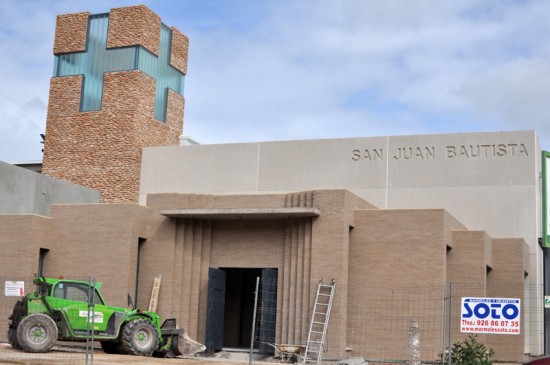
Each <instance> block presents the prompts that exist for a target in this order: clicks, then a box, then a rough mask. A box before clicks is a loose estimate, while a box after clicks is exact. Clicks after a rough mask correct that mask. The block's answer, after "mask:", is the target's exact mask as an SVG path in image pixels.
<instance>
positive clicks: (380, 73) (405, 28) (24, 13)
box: [0, 0, 550, 160]
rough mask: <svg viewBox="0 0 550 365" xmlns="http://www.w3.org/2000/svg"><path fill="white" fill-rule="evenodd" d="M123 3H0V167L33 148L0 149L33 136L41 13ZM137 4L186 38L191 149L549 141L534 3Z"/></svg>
mask: <svg viewBox="0 0 550 365" xmlns="http://www.w3.org/2000/svg"><path fill="white" fill-rule="evenodd" d="M129 3H130V2H129V1H114V2H109V1H99V2H94V3H93V4H92V3H85V2H74V1H69V0H64V1H51V0H50V1H48V0H46V1H44V0H42V1H38V0H35V1H28V2H23V3H22V2H16V1H15V0H5V1H3V2H1V3H0V54H2V55H3V56H2V57H1V58H0V78H2V80H3V82H2V83H1V84H0V132H2V133H1V135H0V160H21V159H28V157H26V156H27V155H28V151H30V150H32V149H34V145H33V146H31V145H28V144H26V143H23V142H22V143H20V144H19V145H15V146H13V145H11V144H9V146H11V147H10V152H9V153H8V152H7V151H6V149H5V146H8V143H7V142H6V140H7V139H13V136H12V137H6V136H7V135H9V134H10V133H13V131H14V128H13V125H12V126H11V127H10V121H11V123H13V121H14V120H17V122H18V123H19V124H18V125H19V129H18V133H22V134H21V136H22V135H24V134H25V133H28V134H29V135H31V136H34V135H36V133H40V132H41V131H40V130H42V131H43V129H44V121H45V107H44V105H46V102H47V93H48V87H49V78H50V75H51V64H52V60H53V56H52V54H51V47H52V43H53V27H54V22H55V15H56V14H58V13H68V12H74V11H85V10H90V11H91V12H92V13H96V12H100V11H101V12H102V11H107V10H108V9H109V8H110V7H116V6H123V5H128V4H129ZM146 3H147V2H146ZM147 5H148V6H150V7H151V8H152V10H153V11H156V12H157V13H158V14H159V15H160V16H161V17H162V18H163V21H165V22H166V23H167V24H168V25H174V26H176V27H177V28H179V29H180V30H182V31H183V32H184V33H186V34H187V35H188V36H189V37H190V42H191V43H190V58H189V75H188V77H187V79H186V91H185V97H186V111H185V126H184V131H185V134H187V135H190V136H192V137H194V138H196V139H198V140H199V141H202V142H205V143H211V142H219V143H223V142H239V141H255V140H274V139H301V138H330V137H343V136H367V135H392V134H404V133H405V134H421V133H434V132H436V133H444V132H465V131H479V130H487V131H490V130H503V129H531V128H536V129H537V130H539V134H540V137H541V139H542V142H543V146H544V145H545V144H547V145H548V144H550V128H549V127H546V123H545V121H547V120H548V113H549V112H548V111H547V110H548V108H547V106H546V103H547V100H549V99H548V96H549V95H548V94H549V92H550V91H549V90H550V83H549V82H548V81H549V80H548V78H549V77H550V76H548V75H549V73H548V70H547V67H548V62H549V60H550V44H549V43H548V42H547V39H548V37H549V36H550V22H548V21H547V19H546V15H547V14H549V13H550V3H549V2H547V1H544V0H530V1H513V0H502V1H497V0H488V1H483V2H480V1H478V0H461V1H439V0H422V1H407V0H372V1H370V0H369V1H363V0H343V1H329V0H316V1H290V0H271V1H263V2H257V1H244V0H243V1H237V2H224V1H219V0H203V1H201V2H196V1H192V0H178V1H175V0H166V1H163V2H154V1H149V2H148V3H147ZM28 14H32V15H31V17H32V19H31V22H32V24H33V26H32V27H29V26H25V25H26V24H29V23H28V22H26V21H25V19H27V18H28ZM4 55H9V56H8V57H6V56H4ZM33 101H35V102H36V101H38V102H37V103H36V104H34V105H36V107H35V108H28V107H26V106H25V103H31V102H33ZM526 120H528V122H526ZM31 121H32V122H31ZM25 131H26V132H25ZM28 138H29V139H31V137H28ZM34 138H35V137H32V140H34ZM18 156H21V157H18ZM38 157H39V155H38Z"/></svg>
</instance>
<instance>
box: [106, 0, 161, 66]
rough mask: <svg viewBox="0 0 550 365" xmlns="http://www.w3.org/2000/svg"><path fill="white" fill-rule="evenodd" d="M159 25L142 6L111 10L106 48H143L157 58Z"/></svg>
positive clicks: (153, 15)
mask: <svg viewBox="0 0 550 365" xmlns="http://www.w3.org/2000/svg"><path fill="white" fill-rule="evenodd" d="M160 23H161V21H160V17H159V16H158V15H157V14H155V13H153V12H152V11H151V10H149V8H147V7H146V6H144V5H139V6H130V7H124V8H115V9H111V14H110V15H109V34H108V36H107V48H116V47H129V46H143V47H145V48H147V49H148V50H149V51H151V52H152V53H154V54H155V55H157V56H158V54H159V45H160Z"/></svg>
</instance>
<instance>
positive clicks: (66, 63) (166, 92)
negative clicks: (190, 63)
mask: <svg viewBox="0 0 550 365" xmlns="http://www.w3.org/2000/svg"><path fill="white" fill-rule="evenodd" d="M188 46H189V40H188V38H187V37H186V36H185V35H183V34H182V33H181V32H179V31H178V30H177V29H175V28H174V27H171V28H169V27H168V26H166V25H165V24H163V23H162V22H161V19H160V17H159V16H158V15H156V14H155V13H153V12H152V11H151V10H150V9H148V8H147V7H145V6H143V5H140V6H131V7H123V8H116V9H111V11H110V13H104V14H94V15H91V14H89V13H76V14H67V15H60V16H58V17H57V24H56V30H55V42H54V55H55V60H54V71H53V77H52V79H51V83H50V95H49V102H48V115H47V120H46V141H45V146H44V159H43V165H42V171H43V173H44V174H46V175H49V176H53V177H56V178H61V179H65V180H68V181H70V182H73V183H76V184H79V185H83V186H86V187H90V188H93V189H97V190H99V191H100V192H101V202H103V203H137V200H138V193H139V178H140V167H141V149H142V148H144V147H155V146H170V145H178V144H179V137H180V135H181V133H182V131H183V111H184V103H185V99H184V97H183V86H184V78H185V74H186V73H187V52H188Z"/></svg>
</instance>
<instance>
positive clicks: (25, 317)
mask: <svg viewBox="0 0 550 365" xmlns="http://www.w3.org/2000/svg"><path fill="white" fill-rule="evenodd" d="M33 283H34V284H35V285H36V287H37V290H36V292H34V293H31V294H28V295H27V296H24V297H23V298H22V300H19V301H17V303H16V304H15V306H14V308H13V313H12V314H11V316H10V317H9V320H10V323H9V327H8V341H9V343H10V345H11V346H12V347H13V348H15V349H22V350H24V351H28V352H47V351H49V350H50V349H51V348H52V346H53V345H54V343H55V342H56V341H57V340H60V341H86V340H87V338H89V336H91V335H92V333H93V336H94V337H93V338H94V340H97V341H100V342H101V347H102V349H103V350H104V351H105V352H106V353H118V354H122V353H127V354H131V355H140V356H151V355H155V356H166V357H174V356H177V355H181V351H180V350H179V348H178V338H179V336H180V334H182V333H183V329H180V328H177V326H176V320H175V319H167V320H166V321H164V323H163V324H162V325H160V322H161V318H160V316H159V315H158V314H156V313H153V312H147V311H142V310H140V309H135V308H134V309H127V308H121V307H113V306H108V305H106V304H105V301H104V300H103V297H102V295H101V293H100V292H99V289H100V288H101V286H102V285H101V283H90V282H87V281H78V280H65V279H63V278H60V279H53V278H44V277H41V276H40V277H36V278H35V279H34V281H33ZM128 304H129V305H130V298H129V303H128Z"/></svg>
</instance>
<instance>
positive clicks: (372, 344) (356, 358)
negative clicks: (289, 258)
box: [0, 277, 544, 365]
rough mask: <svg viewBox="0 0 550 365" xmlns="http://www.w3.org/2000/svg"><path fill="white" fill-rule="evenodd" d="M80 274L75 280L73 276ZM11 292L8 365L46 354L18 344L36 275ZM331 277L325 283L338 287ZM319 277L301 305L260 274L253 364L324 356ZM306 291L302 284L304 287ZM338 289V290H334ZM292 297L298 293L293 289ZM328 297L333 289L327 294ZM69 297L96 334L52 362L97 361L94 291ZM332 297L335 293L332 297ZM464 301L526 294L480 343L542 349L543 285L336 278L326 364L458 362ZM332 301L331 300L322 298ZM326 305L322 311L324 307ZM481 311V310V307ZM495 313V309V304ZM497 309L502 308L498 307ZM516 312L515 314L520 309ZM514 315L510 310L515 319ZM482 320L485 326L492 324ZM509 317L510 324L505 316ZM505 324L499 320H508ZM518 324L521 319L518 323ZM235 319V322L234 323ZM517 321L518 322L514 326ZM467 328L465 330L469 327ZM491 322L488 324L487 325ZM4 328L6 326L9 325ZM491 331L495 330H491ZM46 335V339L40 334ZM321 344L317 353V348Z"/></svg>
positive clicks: (511, 352) (501, 354)
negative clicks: (20, 319)
mask: <svg viewBox="0 0 550 365" xmlns="http://www.w3.org/2000/svg"><path fill="white" fill-rule="evenodd" d="M72 279H74V278H72ZM0 280H1V281H2V283H3V285H4V291H3V292H2V293H1V294H2V295H1V296H0V360H1V361H0V363H6V361H7V363H10V361H11V363H21V361H22V360H23V361H26V360H29V361H28V362H29V363H31V361H32V360H33V359H41V358H43V354H33V353H29V352H25V351H22V350H14V349H13V348H12V346H11V345H10V338H9V331H8V328H9V324H10V319H9V318H10V316H11V315H12V312H13V310H14V307H15V305H16V302H17V301H18V300H20V299H21V297H22V296H23V295H27V294H31V293H34V292H36V291H37V287H36V285H34V284H33V278H23V279H21V278H15V279H14V278H0ZM77 280H82V281H83V282H91V283H92V285H90V286H89V288H88V289H90V290H91V291H92V292H93V291H94V289H95V288H94V285H93V283H94V279H93V278H90V277H82V278H77ZM330 283H331V282H330V281H325V282H324V284H330ZM317 286H318V282H317V281H315V282H311V283H309V284H307V285H304V286H303V287H301V288H299V289H300V291H301V293H302V296H301V297H302V298H305V299H304V300H303V302H302V303H300V305H297V304H296V303H295V300H294V299H295V298H297V297H298V295H297V294H293V295H289V294H288V291H286V292H285V291H283V290H281V288H280V285H279V284H278V283H277V279H276V278H275V279H264V280H262V279H261V278H258V281H257V289H256V290H255V293H254V294H255V296H254V297H252V298H251V299H250V300H251V301H253V302H254V305H252V306H250V307H254V313H253V315H252V314H251V316H252V321H251V322H252V325H251V326H250V327H248V324H247V327H248V328H246V329H244V331H246V332H247V333H249V334H250V335H249V338H250V349H243V351H245V352H250V354H251V356H250V359H249V362H250V363H255V364H259V363H262V362H264V363H281V362H283V363H284V362H287V363H291V362H293V361H298V362H303V360H304V355H305V352H306V349H307V348H308V346H310V347H309V350H310V352H309V355H308V356H307V359H308V360H309V362H308V363H316V362H317V359H318V356H317V355H316V354H315V351H316V350H315V349H314V348H313V347H312V346H313V344H312V343H308V338H309V340H310V341H309V342H312V339H315V340H319V337H317V338H314V337H312V336H311V335H312V332H317V333H319V332H323V329H324V328H323V327H324V320H323V319H319V318H317V320H316V322H318V323H321V325H320V327H316V328H315V327H312V326H311V319H312V312H315V311H316V312H323V311H324V310H323V309H317V310H316V309H315V307H316V306H315V303H316V299H320V301H321V302H322V298H321V297H318V296H317V294H316V293H317ZM296 290H298V289H296ZM329 293H330V292H329ZM291 294H292V293H291ZM324 294H325V295H330V294H327V293H326V292H325V293H324ZM63 295H65V297H66V298H67V299H74V300H76V301H80V302H82V305H81V307H79V308H74V309H73V310H72V311H71V312H70V314H69V315H71V316H73V317H72V318H71V319H70V320H71V322H72V323H77V324H78V326H80V328H79V329H80V330H81V331H82V333H86V332H87V333H88V334H89V336H88V337H87V338H86V339H84V340H83V341H81V342H56V344H55V345H54V347H53V349H52V351H50V352H49V353H48V355H47V356H48V359H52V360H53V361H54V362H55V363H56V364H69V363H70V364H93V355H94V350H95V351H97V350H99V349H100V344H99V343H98V342H97V341H94V337H93V336H92V334H93V332H92V331H90V327H89V325H90V321H89V320H88V318H91V319H92V320H101V319H97V318H94V315H93V313H94V310H93V306H92V304H93V301H91V300H89V298H92V297H93V296H91V295H89V292H87V290H86V289H83V290H77V289H75V288H73V289H71V290H69V289H67V290H66V292H65V293H63ZM324 298H328V297H326V296H325V297H324ZM464 298H504V299H519V300H520V303H521V304H520V305H519V308H520V311H521V312H520V313H518V319H517V323H514V324H511V325H512V327H510V326H508V327H501V328H500V329H499V328H498V326H496V327H495V326H491V323H490V322H491V321H490V320H489V318H492V317H488V316H487V319H485V320H487V321H488V327H490V328H493V329H495V328H496V329H495V331H497V330H498V331H501V330H504V329H506V328H511V331H513V332H510V333H504V332H498V333H497V332H495V333H490V332H489V333H484V334H478V335H477V340H478V341H479V342H481V343H484V344H485V345H486V346H487V348H488V349H489V348H492V349H493V350H494V351H495V354H494V358H495V359H496V360H498V361H505V362H517V363H519V362H521V361H522V360H523V355H524V353H532V354H541V353H542V352H541V351H542V343H543V338H544V331H543V323H544V319H543V305H542V303H543V300H544V296H543V288H542V286H526V285H522V286H513V285H505V286H498V287H495V286H491V287H489V286H487V285H475V284H474V285H472V284H468V285H466V284H454V283H449V284H446V285H441V286H438V287H422V288H420V287H419V288H369V287H351V286H343V285H338V283H335V286H334V291H333V295H332V303H330V304H331V305H330V307H331V312H330V316H329V319H328V322H326V323H327V326H326V336H324V338H322V337H321V340H322V341H321V342H322V346H321V347H320V348H318V350H319V355H320V357H321V359H320V361H319V363H322V364H341V365H344V364H361V363H366V362H368V363H372V364H376V363H377V364H390V363H392V364H399V363H407V364H409V363H410V364H420V363H424V364H436V363H440V364H441V363H444V364H451V363H452V357H451V356H450V355H451V354H450V352H451V351H452V348H453V344H454V343H457V342H460V341H463V340H464V339H465V338H466V337H467V336H468V333H465V332H464V331H463V330H464V329H465V328H466V327H467V326H465V325H464V323H463V322H462V317H463V316H462V315H461V314H463V312H464V308H463V299H464ZM322 303H323V304H328V302H322ZM318 308H321V306H319V307H318ZM476 308H477V307H476V305H475V302H474V304H472V305H471V312H477V314H481V315H484V314H485V312H483V310H482V309H476ZM480 308H481V307H480ZM491 310H493V308H492V307H491ZM494 310H495V311H499V310H500V311H502V310H503V307H502V305H501V306H500V307H498V306H495V308H494ZM512 312H513V311H512ZM511 314H514V313H508V317H510V315H511ZM485 320H481V322H476V320H474V322H473V324H474V326H473V327H476V326H477V325H480V326H483V325H484V321H485ZM501 320H502V321H508V320H507V319H505V318H504V316H503V315H502V314H501ZM502 321H499V322H502ZM511 322H515V321H511ZM226 323H227V321H226ZM514 326H515V327H514ZM461 327H462V328H461ZM486 327H487V326H486ZM2 328H3V329H4V330H1V329H2ZM490 328H489V329H490ZM38 337H40V334H38ZM38 340H40V339H38ZM312 349H313V351H311V350H312Z"/></svg>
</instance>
